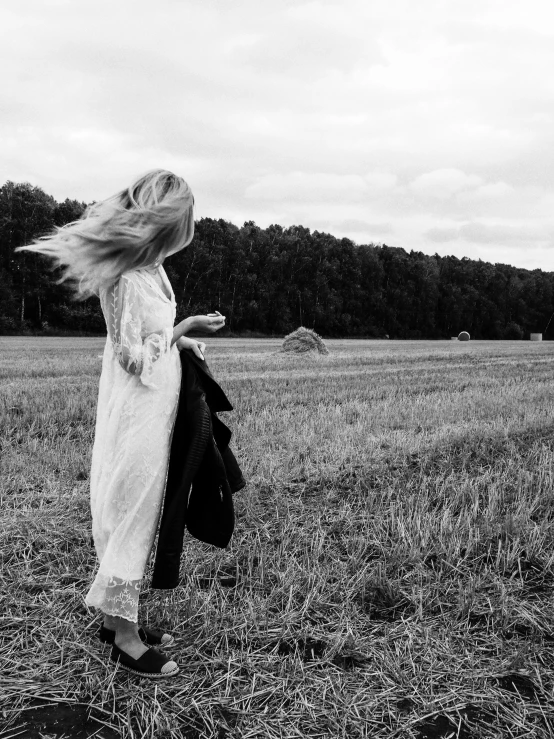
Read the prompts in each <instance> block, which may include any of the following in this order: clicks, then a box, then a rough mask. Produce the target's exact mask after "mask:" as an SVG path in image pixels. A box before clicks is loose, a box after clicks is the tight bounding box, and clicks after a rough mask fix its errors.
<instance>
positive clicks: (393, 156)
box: [0, 0, 554, 270]
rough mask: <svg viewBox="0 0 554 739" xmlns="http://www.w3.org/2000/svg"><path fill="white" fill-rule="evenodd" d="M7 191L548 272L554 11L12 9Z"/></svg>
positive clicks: (250, 5) (148, 5)
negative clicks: (143, 186)
mask: <svg viewBox="0 0 554 739" xmlns="http://www.w3.org/2000/svg"><path fill="white" fill-rule="evenodd" d="M0 61H1V66H0V79H1V95H0V184H2V183H3V182H4V181H5V180H7V179H10V180H14V181H16V182H22V181H28V182H31V183H33V184H36V185H39V186H40V187H42V188H43V189H44V190H46V191H47V192H48V193H50V194H52V195H54V196H55V197H56V198H57V199H58V200H63V199H65V198H66V197H70V198H78V199H80V200H85V201H91V200H99V199H101V198H103V197H107V196H108V195H110V194H112V192H114V191H116V190H118V189H121V188H122V187H124V186H125V185H126V184H128V182H129V181H130V180H131V179H132V178H133V177H135V176H136V175H139V174H141V173H143V172H144V171H145V170H147V169H149V168H151V167H159V166H162V167H167V168H169V169H172V170H173V171H175V172H177V173H179V174H181V175H182V176H184V177H185V179H187V181H188V182H189V183H190V185H191V187H192V188H193V191H194V194H195V200H196V204H197V217H203V216H209V217H212V218H225V219H227V220H230V221H232V222H233V223H236V224H237V225H242V223H243V222H244V221H246V220H254V221H255V222H256V223H258V224H259V225H260V226H262V227H265V226H267V225H269V224H270V223H280V224H281V225H283V226H289V225H292V224H301V225H304V226H306V227H309V228H310V229H317V230H319V231H328V232H330V233H333V234H335V235H336V236H347V237H349V238H351V239H353V240H354V241H355V242H357V243H368V242H374V243H383V242H385V243H387V244H390V245H393V246H402V247H404V248H405V249H407V250H408V251H409V250H410V249H414V250H420V251H423V252H425V253H428V254H434V253H439V254H455V255H456V256H458V257H462V256H467V257H471V258H474V259H483V260H486V261H492V262H504V263H508V264H514V265H517V266H522V267H527V268H536V267H539V268H541V269H545V270H554V149H553V146H552V142H553V138H554V127H553V118H554V95H553V93H554V10H553V6H552V3H551V2H549V1H547V0H525V2H523V0H417V2H416V1H415V0H382V1H381V2H372V1H371V0H342V2H335V1H331V0H313V1H307V2H306V1H304V0H263V1H262V0H186V1H185V0H156V1H155V2H153V1H152V0H149V1H148V2H145V0H109V1H105V0H94V2H85V1H84V0H3V2H2V3H1V5H0Z"/></svg>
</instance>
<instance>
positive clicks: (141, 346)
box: [106, 275, 173, 390]
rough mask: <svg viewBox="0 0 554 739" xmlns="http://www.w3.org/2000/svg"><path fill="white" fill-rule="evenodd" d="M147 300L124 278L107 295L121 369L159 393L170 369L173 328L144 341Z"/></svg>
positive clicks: (108, 318) (110, 328)
mask: <svg viewBox="0 0 554 739" xmlns="http://www.w3.org/2000/svg"><path fill="white" fill-rule="evenodd" d="M142 300H143V298H142V297H141V295H140V292H139V291H138V289H137V286H136V285H135V283H134V281H133V279H132V278H131V277H130V276H128V275H123V276H122V277H121V278H120V279H119V280H118V282H116V283H115V284H114V285H112V286H111V287H110V288H109V290H108V291H107V295H106V310H107V316H106V324H107V328H108V336H109V337H110V339H111V342H112V345H113V348H114V352H115V355H116V357H117V360H118V362H119V364H120V365H121V367H122V368H123V369H124V370H125V372H128V373H129V374H130V375H137V376H138V377H139V378H140V381H141V382H142V384H143V385H145V386H146V387H149V388H152V389H153V390H158V389H159V387H160V381H163V374H164V372H163V370H164V368H165V366H166V365H167V361H168V358H169V352H170V350H171V340H172V338H173V327H166V328H163V329H161V330H160V331H156V332H154V333H150V334H148V335H147V336H146V337H144V338H143V337H142V320H141V316H142V314H143V310H142V307H143V306H141V301H142Z"/></svg>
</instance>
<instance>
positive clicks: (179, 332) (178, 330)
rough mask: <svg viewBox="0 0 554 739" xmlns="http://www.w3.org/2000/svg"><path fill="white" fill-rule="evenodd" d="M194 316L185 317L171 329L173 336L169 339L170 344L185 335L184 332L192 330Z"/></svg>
mask: <svg viewBox="0 0 554 739" xmlns="http://www.w3.org/2000/svg"><path fill="white" fill-rule="evenodd" d="M195 318H196V316H189V317H188V318H185V319H184V320H183V321H180V322H179V323H178V324H177V325H176V326H175V328H174V329H173V338H172V339H171V346H173V344H174V343H175V342H176V341H177V340H178V339H180V338H181V336H185V334H188V332H189V331H192V330H193V329H194V327H195Z"/></svg>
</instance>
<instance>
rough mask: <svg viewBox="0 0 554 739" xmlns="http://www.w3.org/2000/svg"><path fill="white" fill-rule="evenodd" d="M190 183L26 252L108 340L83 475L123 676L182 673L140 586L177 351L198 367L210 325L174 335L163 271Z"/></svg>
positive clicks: (126, 200) (127, 203)
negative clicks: (190, 355) (84, 302)
mask: <svg viewBox="0 0 554 739" xmlns="http://www.w3.org/2000/svg"><path fill="white" fill-rule="evenodd" d="M193 205H194V199H193V195H192V192H191V190H190V188H189V186H188V185H187V183H186V182H185V181H184V180H183V179H182V178H181V177H178V176H176V175H174V174H173V173H171V172H168V171H166V170H161V169H158V170H153V171H151V172H148V173H147V174H146V175H144V176H143V177H140V178H139V179H138V180H136V181H135V182H134V183H133V184H132V185H131V186H130V187H128V188H126V189H124V190H122V191H121V192H119V193H117V194H116V195H114V196H113V197H111V198H108V199H107V200H103V201H101V202H99V203H95V204H94V205H92V206H89V208H88V209H87V211H86V212H85V214H84V216H83V218H82V219H80V220H79V221H76V222H74V223H71V224H68V225H67V226H64V227H62V228H60V229H57V231H56V232H55V233H54V234H53V235H51V236H48V237H44V238H42V239H39V240H38V241H36V242H34V243H33V244H31V245H29V246H26V247H21V249H24V250H29V251H36V252H39V253H42V254H45V255H47V256H50V257H52V258H53V259H54V260H55V261H56V263H57V265H58V266H61V267H64V272H63V275H62V278H61V281H63V280H70V281H72V282H73V283H74V284H75V286H76V293H77V296H78V297H80V298H83V297H88V296H90V295H98V296H99V298H100V303H101V307H102V312H103V314H104V318H105V321H106V327H107V338H106V345H105V348H104V353H103V358H102V372H101V376H100V382H99V388H98V404H97V410H96V426H95V436H94V444H93V450H92V462H91V471H90V495H91V513H92V531H93V538H94V545H95V549H96V553H97V557H98V567H97V571H96V574H95V577H94V580H93V582H92V584H91V587H90V590H89V591H88V593H87V595H86V599H85V600H86V603H87V604H88V605H89V606H93V607H95V608H97V609H99V610H100V611H101V612H102V613H103V614H104V622H103V625H102V627H101V628H100V631H99V634H98V635H99V638H100V639H101V641H103V642H107V643H110V644H113V646H112V651H111V654H110V658H111V660H112V661H114V662H119V664H120V665H121V666H122V667H123V668H124V669H126V670H128V671H130V672H134V673H136V674H139V675H144V676H148V677H152V678H157V677H171V676H173V675H175V674H177V672H178V671H179V668H178V666H177V664H176V663H175V662H174V661H173V660H171V659H169V658H168V657H167V656H166V655H164V654H163V653H162V652H161V651H159V650H158V649H157V648H156V647H158V646H162V647H166V646H168V645H169V644H170V643H171V642H172V641H173V639H172V637H171V636H170V635H168V634H163V632H161V631H158V630H155V629H149V628H148V627H146V626H143V627H140V628H139V624H138V602H139V593H140V589H141V581H142V578H143V576H144V573H145V568H146V564H147V561H148V557H149V555H150V550H151V548H152V545H153V542H154V537H155V534H156V529H157V525H158V519H159V515H160V509H161V504H162V499H163V494H164V486H165V481H166V472H167V465H168V459H169V449H170V443H171V433H172V428H173V423H174V420H175V414H176V411H177V405H178V399H179V389H180V383H181V362H180V358H179V350H180V349H182V348H189V349H191V350H192V351H193V352H194V353H195V354H196V355H197V356H199V357H200V358H203V352H204V349H205V346H204V344H203V343H202V342H198V341H195V340H194V339H191V338H188V337H187V336H186V334H187V333H188V332H189V331H191V330H193V329H200V330H203V331H208V332H214V331H217V330H218V329H220V328H222V327H223V326H224V325H225V317H224V316H222V315H220V314H219V313H217V314H210V315H208V316H193V317H189V318H185V319H184V320H182V321H181V322H180V323H178V324H177V325H175V326H174V322H175V315H176V301H175V295H174V293H173V289H172V287H171V285H170V283H169V280H168V278H167V275H166V273H165V270H164V268H163V266H162V263H163V261H164V259H165V258H166V257H168V256H170V255H172V254H175V253H176V252H178V251H180V250H181V249H184V248H185V247H186V246H187V245H188V244H189V243H190V242H191V240H192V237H193V234H194V216H193Z"/></svg>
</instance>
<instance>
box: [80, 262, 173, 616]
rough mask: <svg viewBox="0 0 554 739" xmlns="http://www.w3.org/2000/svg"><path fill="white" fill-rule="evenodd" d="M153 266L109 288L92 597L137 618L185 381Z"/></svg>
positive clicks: (103, 294)
mask: <svg viewBox="0 0 554 739" xmlns="http://www.w3.org/2000/svg"><path fill="white" fill-rule="evenodd" d="M160 273H161V275H162V280H163V283H164V284H165V286H166V288H167V290H168V292H169V293H170V295H171V298H170V299H169V298H168V297H167V296H166V295H165V294H164V292H163V290H162V289H161V288H160V286H159V285H158V283H157V282H156V279H155V277H154V276H153V275H152V273H150V272H148V271H147V270H134V271H132V272H126V273H125V274H124V275H122V277H121V278H120V279H119V281H118V282H117V283H115V285H113V286H112V287H111V288H109V289H107V290H106V289H104V290H101V291H100V303H101V306H102V312H103V313H104V318H105V320H106V327H107V330H108V336H107V338H106V346H105V348H104V354H103V359H102V374H101V376H100V384H99V389H98V407H97V414H96V430H95V438H94V445H93V450H92V462H91V471H90V499H91V512H92V533H93V538H94V545H95V549H96V553H97V555H98V570H97V572H96V576H95V578H94V582H93V583H92V586H91V588H90V590H89V592H88V593H87V596H86V599H85V600H86V603H87V604H88V605H89V606H95V607H96V608H99V609H101V610H102V611H103V612H104V613H107V614H110V615H112V616H121V617H123V618H125V619H127V620H128V621H134V622H136V621H137V615H138V599H139V592H140V585H141V580H142V578H143V576H144V571H145V568H146V564H147V561H148V557H149V554H150V550H151V548H152V544H153V542H154V537H155V534H156V529H157V525H158V519H159V515H160V509H161V503H162V499H163V494H164V488H165V483H166V476H167V467H168V462H169V448H170V444H171V437H172V431H173V424H174V421H175V415H176V411H177V404H178V400H179V390H180V385H181V362H180V359H179V350H178V348H177V345H176V344H174V345H173V346H171V339H172V337H173V325H174V322H175V313H176V304H175V294H174V293H173V289H172V288H171V285H170V283H169V280H168V278H167V275H166V274H165V271H164V269H163V267H160Z"/></svg>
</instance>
